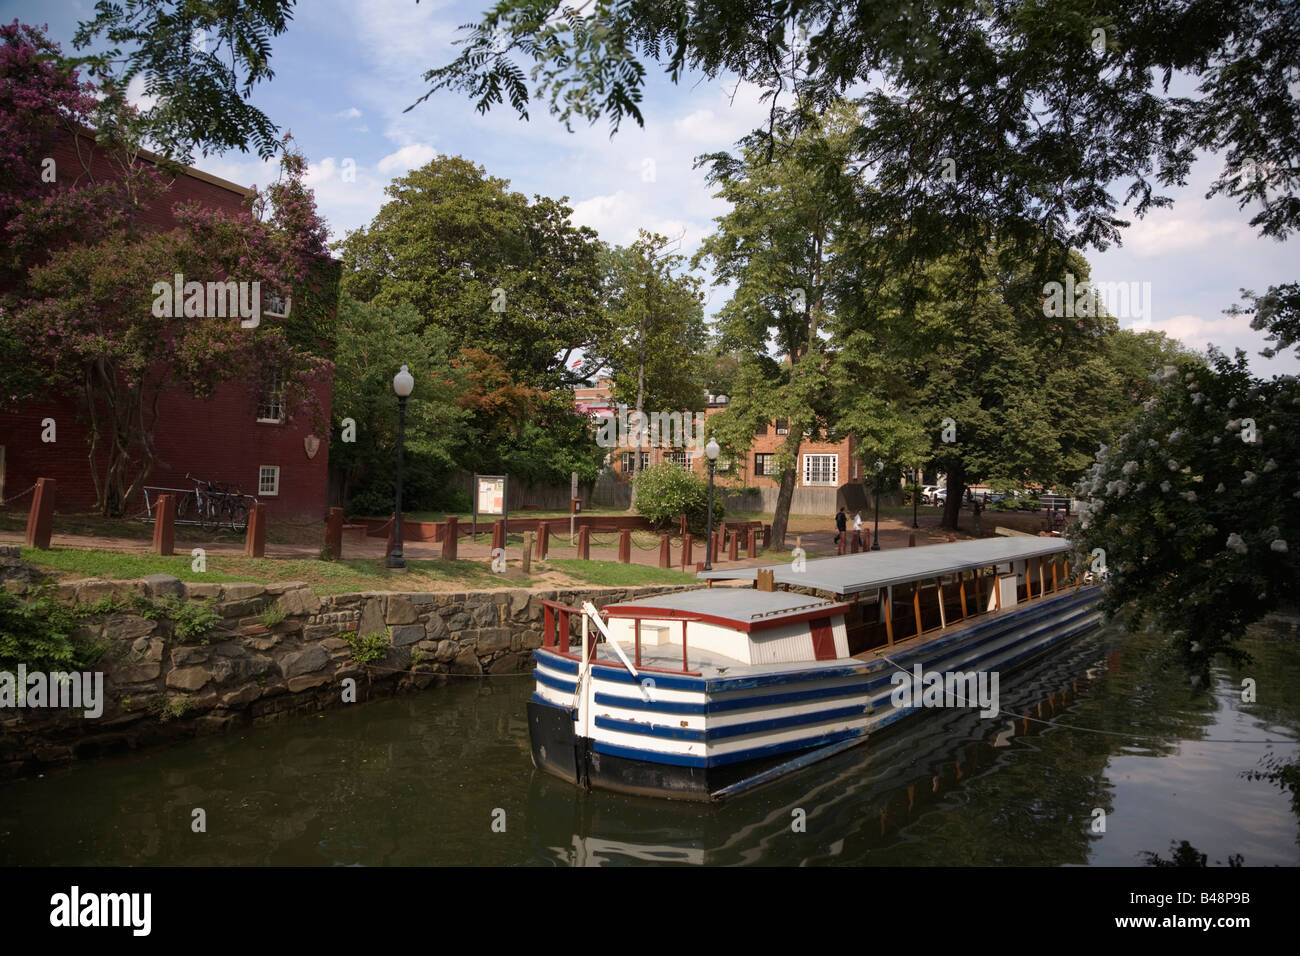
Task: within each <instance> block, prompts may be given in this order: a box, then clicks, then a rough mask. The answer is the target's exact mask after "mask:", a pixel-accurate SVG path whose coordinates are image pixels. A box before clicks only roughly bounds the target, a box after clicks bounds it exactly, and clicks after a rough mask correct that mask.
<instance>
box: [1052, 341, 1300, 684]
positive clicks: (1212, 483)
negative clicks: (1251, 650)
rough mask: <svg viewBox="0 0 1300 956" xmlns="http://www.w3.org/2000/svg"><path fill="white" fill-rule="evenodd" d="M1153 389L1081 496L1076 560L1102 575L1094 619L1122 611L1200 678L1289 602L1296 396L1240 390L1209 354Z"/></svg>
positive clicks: (1244, 381) (1294, 572) (1242, 383)
mask: <svg viewBox="0 0 1300 956" xmlns="http://www.w3.org/2000/svg"><path fill="white" fill-rule="evenodd" d="M1155 379H1156V381H1157V382H1158V383H1159V384H1160V386H1161V387H1160V388H1159V390H1158V391H1157V393H1156V394H1155V396H1154V397H1152V398H1151V399H1148V400H1147V402H1146V403H1145V405H1144V406H1143V410H1142V413H1141V415H1140V416H1139V417H1138V418H1137V419H1136V421H1135V422H1134V423H1133V424H1132V426H1131V427H1130V428H1129V429H1128V430H1127V431H1125V432H1124V433H1123V434H1122V435H1120V436H1119V437H1118V438H1117V439H1116V441H1115V442H1114V443H1113V444H1112V445H1105V446H1102V448H1101V449H1100V450H1099V451H1098V452H1097V455H1096V462H1095V464H1094V465H1093V467H1092V469H1091V472H1090V474H1089V475H1088V477H1087V478H1086V479H1085V481H1084V483H1083V485H1081V486H1080V493H1081V495H1083V496H1085V497H1086V500H1087V503H1088V506H1089V511H1088V515H1087V519H1086V523H1085V529H1084V533H1083V535H1082V536H1081V538H1080V540H1079V551H1080V553H1079V555H1078V556H1077V557H1076V560H1078V561H1080V562H1082V566H1085V567H1091V568H1092V569H1094V570H1096V571H1098V572H1103V573H1105V574H1106V590H1105V598H1104V600H1105V605H1106V606H1107V607H1108V608H1109V609H1111V610H1112V611H1113V610H1116V609H1118V608H1120V607H1121V606H1131V608H1132V612H1133V613H1132V615H1131V617H1130V618H1129V624H1130V626H1131V627H1133V628H1135V629H1136V628H1137V627H1138V626H1139V625H1140V624H1141V623H1142V621H1143V620H1154V622H1155V623H1156V624H1158V625H1159V626H1161V627H1163V628H1165V629H1166V630H1168V631H1169V632H1170V633H1172V634H1174V635H1175V636H1176V638H1177V640H1178V641H1179V642H1180V644H1181V646H1182V647H1183V649H1184V650H1185V651H1186V652H1187V654H1188V655H1189V657H1191V658H1193V659H1194V660H1197V661H1199V662H1201V663H1202V665H1203V664H1204V662H1206V661H1208V660H1209V659H1210V658H1211V657H1212V656H1213V655H1214V654H1216V653H1228V654H1233V653H1234V648H1233V643H1234V642H1235V641H1236V640H1237V639H1238V638H1239V637H1240V636H1241V635H1242V633H1244V631H1245V629H1246V627H1247V625H1249V624H1250V623H1251V622H1253V621H1256V620H1258V619H1259V618H1261V617H1263V616H1264V615H1265V614H1267V613H1268V612H1269V611H1271V610H1273V609H1274V608H1276V607H1277V606H1278V605H1279V604H1280V603H1282V602H1283V601H1289V600H1293V599H1294V596H1295V594H1294V592H1295V582H1296V581H1297V580H1298V579H1300V567H1297V564H1296V557H1295V555H1296V542H1297V541H1298V540H1300V506H1298V505H1297V501H1298V500H1300V491H1297V490H1296V489H1297V486H1298V484H1300V482H1298V481H1297V479H1300V473H1297V471H1296V468H1297V463H1298V462H1300V382H1298V381H1297V379H1296V378H1295V377H1293V376H1284V377H1277V378H1274V379H1272V380H1271V381H1263V380H1260V379H1256V378H1253V377H1252V376H1251V375H1250V373H1249V370H1248V369H1247V366H1246V361H1245V356H1244V354H1243V353H1241V352H1238V353H1237V354H1236V358H1235V360H1230V359H1228V358H1226V357H1225V356H1224V355H1222V354H1221V353H1218V352H1214V351H1212V352H1211V356H1210V364H1209V366H1208V367H1207V366H1205V365H1203V364H1200V363H1197V362H1196V361H1194V360H1189V359H1184V360H1181V361H1179V362H1177V363H1176V364H1171V365H1168V366H1166V367H1165V368H1164V369H1163V370H1161V371H1160V372H1158V373H1156V375H1155Z"/></svg>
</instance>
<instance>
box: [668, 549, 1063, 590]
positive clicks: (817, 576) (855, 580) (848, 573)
mask: <svg viewBox="0 0 1300 956" xmlns="http://www.w3.org/2000/svg"><path fill="white" fill-rule="evenodd" d="M1071 547H1072V544H1071V542H1070V541H1069V539H1068V538H1037V537H1034V538H1030V537H1020V536H1015V537H1009V538H979V539H976V540H974V541H949V542H946V543H944V544H931V545H925V546H923V547H919V548H890V549H888V550H880V551H863V552H860V553H858V554H845V555H840V556H838V557H833V558H816V559H813V560H811V561H806V562H805V563H804V570H803V571H795V570H794V568H793V565H792V563H784V564H770V565H766V566H765V567H766V568H768V569H770V570H771V571H772V572H773V577H772V580H773V583H775V584H789V585H794V586H798V587H806V588H813V589H815V590H818V591H829V592H831V593H832V594H841V595H844V594H857V593H860V592H862V591H874V590H875V589H876V588H883V587H888V586H889V585H891V584H903V583H905V582H908V581H919V580H928V579H930V578H936V577H939V576H940V575H943V574H953V573H955V572H957V571H965V570H967V569H969V568H982V567H989V566H991V565H994V564H1007V563H1009V562H1011V561H1023V560H1025V559H1026V558H1037V557H1043V556H1046V555H1051V554H1060V553H1062V552H1066V551H1069V550H1070V549H1071ZM758 570H759V569H758V568H735V569H733V570H726V571H724V570H718V569H714V570H712V571H701V572H699V574H697V575H696V577H699V578H702V579H708V578H713V579H714V580H733V581H751V580H755V579H756V578H757V577H758ZM692 593H699V592H692ZM706 593H717V592H716V590H715V591H712V592H706ZM743 593H748V592H743ZM764 593H769V592H764ZM770 593H776V592H770Z"/></svg>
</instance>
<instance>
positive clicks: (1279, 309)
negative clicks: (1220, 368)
mask: <svg viewBox="0 0 1300 956" xmlns="http://www.w3.org/2000/svg"><path fill="white" fill-rule="evenodd" d="M1241 295H1242V298H1243V299H1245V300H1246V302H1247V305H1246V306H1238V305H1234V306H1232V307H1231V308H1229V309H1226V310H1224V311H1225V312H1226V313H1227V314H1228V315H1243V314H1245V313H1247V312H1250V313H1253V315H1252V317H1251V321H1250V327H1251V328H1252V329H1262V330H1264V331H1266V332H1268V336H1267V337H1268V338H1269V339H1270V340H1271V341H1273V342H1274V343H1275V344H1274V345H1272V346H1270V347H1269V348H1265V349H1262V350H1261V351H1260V354H1261V355H1263V356H1264V357H1265V358H1272V357H1273V356H1275V355H1277V354H1278V353H1279V352H1285V351H1286V350H1287V349H1289V348H1290V347H1291V346H1293V345H1295V346H1296V347H1297V349H1298V350H1300V283H1297V282H1288V283H1286V284H1284V285H1275V286H1269V288H1268V291H1267V292H1265V293H1264V294H1263V295H1255V293H1253V292H1251V291H1250V290H1249V289H1242V290H1241Z"/></svg>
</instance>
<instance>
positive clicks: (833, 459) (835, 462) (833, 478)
mask: <svg viewBox="0 0 1300 956" xmlns="http://www.w3.org/2000/svg"><path fill="white" fill-rule="evenodd" d="M839 482H840V456H839V455H804V456H803V483H804V484H805V485H838V484H839Z"/></svg>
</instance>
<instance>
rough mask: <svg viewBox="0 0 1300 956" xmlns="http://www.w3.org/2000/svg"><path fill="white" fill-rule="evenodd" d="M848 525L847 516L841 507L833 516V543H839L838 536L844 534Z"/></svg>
mask: <svg viewBox="0 0 1300 956" xmlns="http://www.w3.org/2000/svg"><path fill="white" fill-rule="evenodd" d="M848 525H849V516H848V515H847V514H845V513H844V509H843V508H841V509H840V511H839V514H837V515H836V516H835V543H836V544H839V543H840V537H841V536H842V535H843V534H844V532H845V530H846V529H847V528H848Z"/></svg>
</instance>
